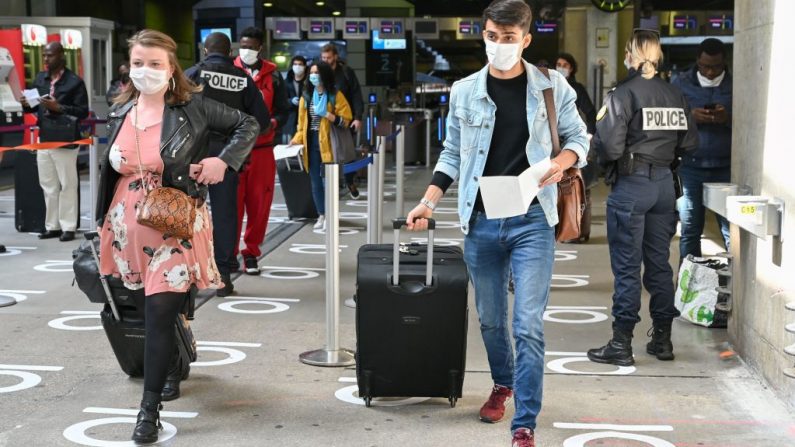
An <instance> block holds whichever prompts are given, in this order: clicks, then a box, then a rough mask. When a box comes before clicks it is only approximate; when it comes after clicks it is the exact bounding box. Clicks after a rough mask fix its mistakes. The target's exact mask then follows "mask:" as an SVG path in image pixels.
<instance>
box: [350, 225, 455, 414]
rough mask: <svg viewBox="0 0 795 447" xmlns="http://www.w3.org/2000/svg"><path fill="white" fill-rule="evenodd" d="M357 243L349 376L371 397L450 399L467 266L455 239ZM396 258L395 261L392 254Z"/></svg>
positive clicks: (363, 395)
mask: <svg viewBox="0 0 795 447" xmlns="http://www.w3.org/2000/svg"><path fill="white" fill-rule="evenodd" d="M403 223H405V219H402V220H400V219H396V220H395V221H394V222H393V227H394V228H395V243H394V244H371V245H364V246H362V247H361V248H360V249H359V254H358V260H357V261H358V267H357V272H356V380H357V383H358V385H359V397H361V398H362V399H364V401H365V404H366V405H367V406H368V407H369V406H370V403H371V400H372V398H373V397H407V396H421V397H445V398H447V399H449V401H450V405H451V406H453V407H454V406H455V403H456V401H457V400H458V398H460V397H461V390H462V388H463V384H464V370H465V363H466V338H467V318H468V308H467V285H468V281H469V278H468V275H467V268H466V265H465V264H464V256H463V252H462V251H461V249H460V248H458V247H433V228H434V227H435V224H434V222H433V221H432V220H430V219H429V227H430V231H429V234H428V245H419V244H401V245H400V246H398V241H399V232H400V227H401V226H402V224H403ZM398 261H399V262H398Z"/></svg>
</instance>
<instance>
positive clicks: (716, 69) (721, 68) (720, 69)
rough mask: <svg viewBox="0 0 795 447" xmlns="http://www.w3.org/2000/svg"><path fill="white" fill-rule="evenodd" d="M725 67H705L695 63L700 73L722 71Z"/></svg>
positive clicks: (718, 65) (722, 65)
mask: <svg viewBox="0 0 795 447" xmlns="http://www.w3.org/2000/svg"><path fill="white" fill-rule="evenodd" d="M725 65H726V64H715V65H705V64H702V63H700V62H696V66H697V67H698V69H699V70H702V71H723V68H724V67H725Z"/></svg>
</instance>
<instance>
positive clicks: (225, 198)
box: [185, 32, 271, 297]
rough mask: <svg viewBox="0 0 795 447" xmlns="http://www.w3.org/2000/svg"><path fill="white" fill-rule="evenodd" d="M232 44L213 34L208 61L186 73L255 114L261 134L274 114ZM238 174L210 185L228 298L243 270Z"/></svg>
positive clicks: (210, 92) (208, 92)
mask: <svg viewBox="0 0 795 447" xmlns="http://www.w3.org/2000/svg"><path fill="white" fill-rule="evenodd" d="M231 51H232V43H231V42H230V41H229V37H227V36H226V34H223V33H217V32H216V33H210V35H208V36H207V38H206V39H205V40H204V53H205V55H206V57H205V59H204V60H203V61H201V62H199V63H198V64H196V65H194V66H193V67H191V68H189V69H187V70H186V71H185V75H186V76H188V77H189V78H191V79H192V80H193V81H194V82H196V83H197V84H203V85H204V96H205V97H207V98H212V99H214V100H216V101H219V102H222V103H224V104H226V105H227V106H230V107H233V108H235V109H238V110H240V111H242V112H244V113H247V114H249V115H252V116H253V117H254V118H256V119H257V122H259V125H260V132H263V133H264V132H268V130H269V129H270V127H271V122H270V121H271V119H270V114H269V113H268V108H267V107H266V106H265V102H264V101H263V99H262V94H261V93H260V92H259V90H257V87H256V86H255V84H254V81H253V80H252V79H251V77H250V76H249V75H248V74H246V72H245V71H243V69H241V68H238V67H235V65H234V63H233V62H232V58H231V57H230V55H231ZM225 140H226V135H213V136H211V137H210V156H217V155H218V153H219V152H220V151H221V149H222V148H223V147H224V142H225ZM237 187H238V174H237V173H236V172H235V171H233V170H231V169H229V170H227V171H226V174H225V176H224V180H223V181H222V182H221V183H218V184H215V185H210V203H211V205H212V211H213V212H212V216H213V248H214V250H215V263H216V264H217V265H218V271H219V272H220V273H221V277H222V278H223V281H224V287H223V289H219V290H218V292H217V293H218V296H221V297H224V296H228V295H230V294H231V293H232V291H233V290H234V286H233V285H232V280H231V278H230V275H231V274H232V272H234V271H237V270H238V269H239V268H240V263H239V262H238V261H237V256H235V248H236V247H237V246H238V244H240V237H239V235H238V230H237Z"/></svg>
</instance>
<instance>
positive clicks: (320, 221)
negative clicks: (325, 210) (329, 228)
mask: <svg viewBox="0 0 795 447" xmlns="http://www.w3.org/2000/svg"><path fill="white" fill-rule="evenodd" d="M312 228H314V229H315V230H325V229H326V216H324V215H322V214H321V215H320V216H318V218H317V222H315V225H314V226H313V227H312Z"/></svg>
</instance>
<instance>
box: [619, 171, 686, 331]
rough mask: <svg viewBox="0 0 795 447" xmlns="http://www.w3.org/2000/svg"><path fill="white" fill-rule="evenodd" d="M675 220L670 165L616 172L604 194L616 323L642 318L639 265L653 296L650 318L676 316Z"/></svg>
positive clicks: (627, 324)
mask: <svg viewBox="0 0 795 447" xmlns="http://www.w3.org/2000/svg"><path fill="white" fill-rule="evenodd" d="M676 220H677V214H676V193H675V191H674V183H673V175H672V174H671V170H670V169H668V168H667V167H656V166H652V165H649V164H645V163H642V164H640V166H636V167H635V169H634V170H633V171H632V174H631V175H620V176H619V177H618V179H617V180H616V183H615V184H614V185H613V190H612V192H611V193H610V195H609V196H608V198H607V240H608V243H609V248H610V266H611V267H612V270H613V276H614V277H615V280H614V281H615V282H614V292H613V317H614V318H615V323H614V324H615V326H617V327H619V328H621V329H624V330H627V331H631V330H632V329H634V327H635V324H636V323H637V322H639V321H640V315H639V311H640V296H641V265H642V266H643V276H642V284H643V286H644V287H645V288H646V290H647V291H648V292H649V294H650V295H651V301H650V303H649V312H650V314H651V317H652V319H653V320H654V321H670V320H672V319H673V318H675V317H677V316H679V311H678V310H677V309H676V307H675V306H674V281H673V270H672V269H671V264H670V262H669V257H670V247H671V239H672V238H673V236H674V233H675V232H676Z"/></svg>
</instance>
